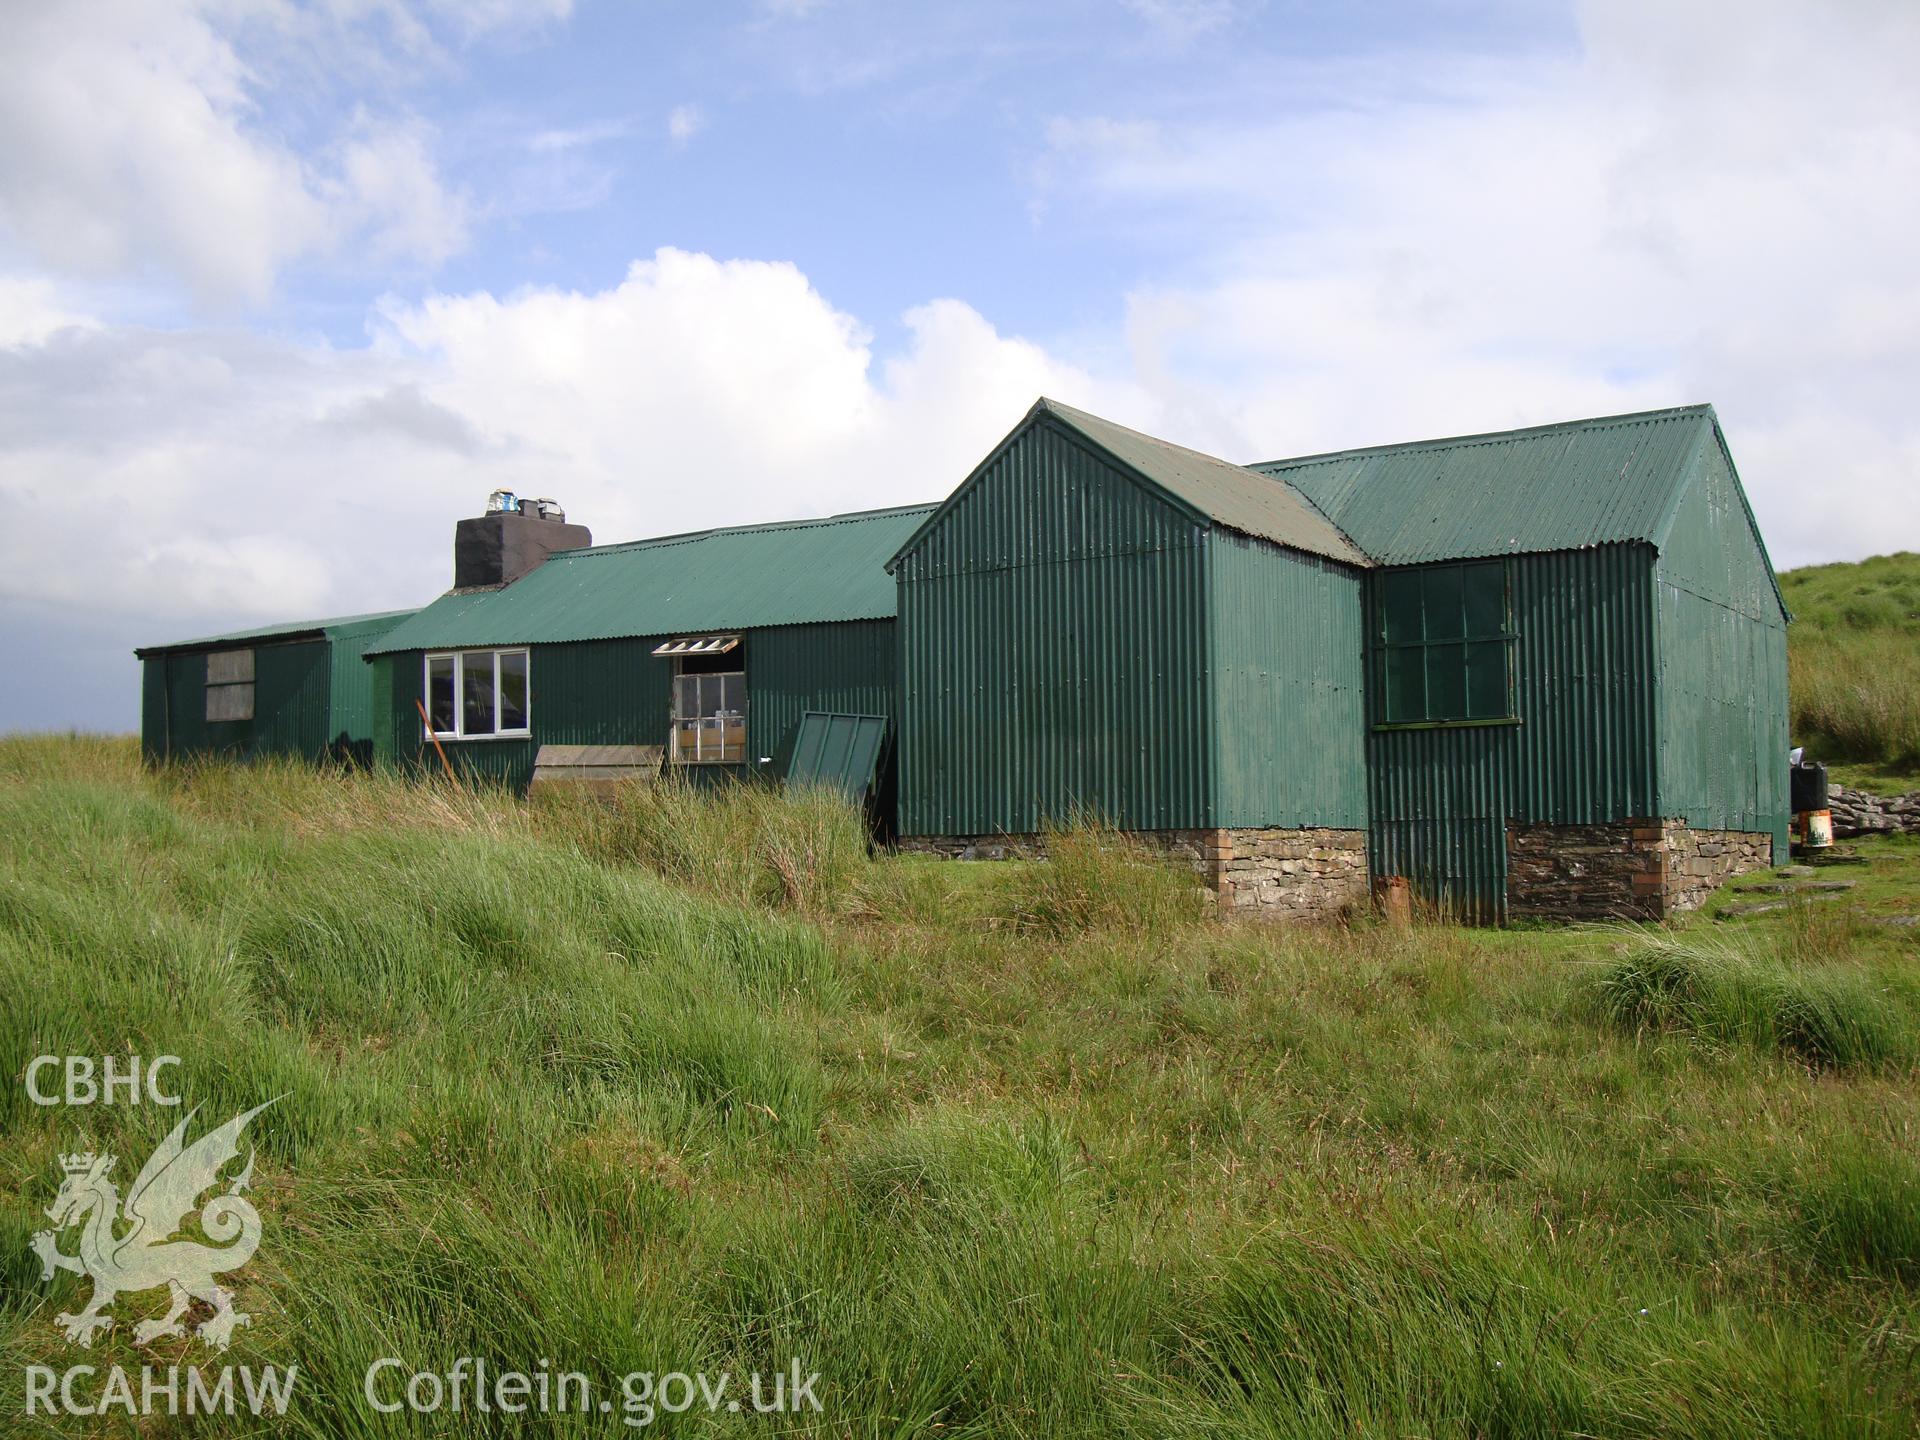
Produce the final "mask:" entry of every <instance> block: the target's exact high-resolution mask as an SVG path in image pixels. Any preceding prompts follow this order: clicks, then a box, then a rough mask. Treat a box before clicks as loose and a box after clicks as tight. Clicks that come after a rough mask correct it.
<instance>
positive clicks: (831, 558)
mask: <svg viewBox="0 0 1920 1440" xmlns="http://www.w3.org/2000/svg"><path fill="white" fill-rule="evenodd" d="M932 510H933V507H932V506H931V505H911V506H904V507H901V508H898V509H892V510H865V511H858V512H855V513H852V514H847V515H833V516H829V517H827V518H825V519H822V520H793V521H787V522H784V523H780V524H774V525H743V526H737V527H734V528H730V529H725V530H705V531H700V532H697V533H694V534H690V535H669V536H665V537H663V538H661V539H657V540H635V541H632V542H630V543H628V544H624V545H596V546H593V547H592V548H590V549H586V550H563V551H561V552H560V553H559V554H557V555H555V556H553V557H552V558H551V559H549V560H548V561H547V562H546V563H545V564H544V565H542V566H540V568H539V569H537V570H535V571H533V572H532V573H531V574H528V575H524V576H522V577H521V578H520V579H518V580H516V581H514V583H513V584H511V585H507V586H504V587H502V588H501V589H498V590H482V591H470V592H467V593H465V594H457V595H456V594H449V595H442V596H441V597H440V598H439V599H438V600H436V601H434V602H433V604H431V605H429V606H427V608H426V609H424V610H422V611H421V612H420V613H419V614H417V615H415V616H414V617H413V618H412V619H411V620H409V621H407V622H406V623H405V624H403V625H401V626H399V627H397V628H396V629H394V630H393V631H392V632H391V633H389V634H387V635H385V636H383V637H382V638H381V639H380V640H379V641H378V642H377V643H375V644H373V645H369V646H368V647H367V653H368V654H369V655H379V654H392V653H396V652H400V651H408V650H460V649H473V648H477V647H481V646H491V645H542V644H547V645H550V644H563V643H566V642H569V641H578V640H617V639H624V638H628V637H632V636H647V635H696V634H699V635H706V634H713V633H715V632H720V631H729V630H752V629H765V628H768V627H770V626H777V625H810V624H818V623H820V622H823V621H834V620H890V619H892V618H893V615H894V611H895V604H896V601H895V591H894V583H893V577H892V576H891V575H889V574H888V573H887V571H886V563H887V560H888V558H889V557H890V556H891V555H892V554H893V552H894V551H895V550H897V549H899V548H900V545H901V544H902V543H903V542H904V541H905V540H906V538H907V537H908V536H909V535H911V534H912V533H913V532H914V531H915V530H916V529H918V528H919V526H920V523H921V522H922V521H923V520H925V519H926V517H927V516H928V515H929V514H930V513H932Z"/></svg>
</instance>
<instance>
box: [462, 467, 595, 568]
mask: <svg viewBox="0 0 1920 1440" xmlns="http://www.w3.org/2000/svg"><path fill="white" fill-rule="evenodd" d="M591 544H593V532H592V531H590V530H588V529H587V527H586V526H584V525H569V524H568V523H567V512H566V511H564V510H562V509H561V508H560V507H559V506H558V505H556V504H555V503H554V502H553V501H551V500H523V499H521V498H520V497H519V496H517V495H515V494H514V493H513V492H512V491H511V490H496V491H494V492H493V494H492V495H490V496H488V497H487V513H486V514H484V515H481V516H479V517H478V518H476V519H473V520H462V521H460V522H459V523H458V524H456V525H455V526H454V527H453V588H454V589H455V590H497V589H499V588H500V587H501V586H502V585H511V584H512V583H513V582H514V581H516V580H518V579H519V578H520V577H521V576H522V575H525V574H527V573H528V572H529V571H532V570H537V569H538V568H539V567H540V566H541V565H543V564H545V563H546V559H547V557H548V556H549V555H551V554H553V553H554V552H555V551H558V550H580V549H584V548H585V547H586V546H588V545H591Z"/></svg>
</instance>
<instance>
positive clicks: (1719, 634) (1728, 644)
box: [1658, 445, 1789, 859]
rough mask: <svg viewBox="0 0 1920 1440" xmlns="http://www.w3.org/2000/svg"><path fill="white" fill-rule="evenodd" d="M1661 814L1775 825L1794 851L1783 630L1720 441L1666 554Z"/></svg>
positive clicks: (1720, 823)
mask: <svg viewBox="0 0 1920 1440" xmlns="http://www.w3.org/2000/svg"><path fill="white" fill-rule="evenodd" d="M1658 579H1659V626H1660V628H1659V634H1660V656H1659V678H1658V683H1659V693H1660V798H1661V807H1662V812H1663V813H1664V814H1666V815H1669V816H1673V817H1676V818H1679V819H1683V820H1685V821H1686V822H1687V823H1688V824H1689V825H1692V826H1695V827H1698V828H1702V829H1714V830H1747V831H1762V830H1764V831H1767V832H1769V833H1770V834H1772V835H1773V837H1774V849H1775V853H1776V855H1777V856H1778V857H1779V858H1781V859H1784V858H1785V856H1786V853H1787V820H1788V815H1787V807H1788V801H1787V768H1786V766H1787V761H1786V755H1787V746H1788V744H1789V741H1788V739H1787V632H1786V622H1785V619H1784V618H1783V617H1782V615H1781V613H1780V604H1779V601H1778V600H1777V598H1776V596H1775V591H1774V586H1773V580H1772V576H1771V574H1770V572H1769V568H1768V563H1767V559H1766V556H1765V554H1764V553H1763V552H1762V551H1761V549H1760V546H1759V544H1758V543H1757V542H1756V541H1755V539H1754V534H1753V527H1752V525H1751V524H1750V523H1749V521H1748V518H1747V512H1746V507H1745V506H1744V505H1743V504H1742V503H1741V499H1740V494H1739V491H1738V489H1737V486H1736V483H1735V481H1734V477H1733V472H1732V470H1731V468H1730V467H1729V466H1728V464H1727V461H1726V457H1725V456H1724V455H1723V454H1722V453H1721V452H1720V449H1719V447H1718V446H1717V445H1715V446H1712V447H1711V448H1710V449H1708V450H1707V452H1706V453H1705V454H1704V455H1703V457H1702V462H1701V466H1700V472H1699V474H1698V475H1697V476H1696V478H1695V480H1694V482H1693V484H1692V486H1691V487H1690V488H1689V490H1688V492H1687V493H1686V495H1685V496H1684V497H1683V498H1682V502H1681V505H1680V507H1679V510H1678V511H1677V513H1676V514H1675V516H1674V523H1673V528H1672V531H1671V532H1670V534H1669V536H1668V540H1667V545H1666V548H1665V550H1664V551H1663V552H1662V553H1661V556H1660V565H1659V570H1658Z"/></svg>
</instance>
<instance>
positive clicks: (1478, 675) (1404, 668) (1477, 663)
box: [1373, 560, 1515, 725]
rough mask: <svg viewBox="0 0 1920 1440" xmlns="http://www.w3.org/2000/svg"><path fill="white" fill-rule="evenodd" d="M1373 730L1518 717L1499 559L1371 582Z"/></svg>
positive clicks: (1508, 603)
mask: <svg viewBox="0 0 1920 1440" xmlns="http://www.w3.org/2000/svg"><path fill="white" fill-rule="evenodd" d="M1373 611H1374V636H1373V638H1374V667H1375V669H1374V687H1375V688H1374V694H1375V696H1376V697H1377V698H1376V703H1375V707H1374V723H1375V724H1376V725H1474V724H1498V723H1500V722H1502V721H1511V720H1513V719H1514V718H1515V716H1514V706H1513V666H1514V649H1515V644H1514V641H1515V635H1514V628H1513V603H1512V595H1511V587H1510V584H1509V580H1508V575H1507V564H1506V562H1505V561H1504V560H1476V561H1473V562H1471V563H1468V564H1462V565H1425V566H1421V567H1419V568H1416V569H1406V570H1383V571H1380V572H1378V573H1377V574H1376V576H1375V579H1374V607H1373Z"/></svg>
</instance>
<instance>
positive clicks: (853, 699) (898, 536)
mask: <svg viewBox="0 0 1920 1440" xmlns="http://www.w3.org/2000/svg"><path fill="white" fill-rule="evenodd" d="M930 508H931V507H928V506H918V507H908V508H905V509H894V510H876V511H865V512H861V513H858V514H851V515H837V516H833V517H831V518H828V519H824V520H808V521H796V522H789V523H784V524H773V525H751V526H740V527H735V528H730V529H721V530H710V531H701V532H698V533H694V534H688V535H675V536H667V537H663V538H660V539H654V540H643V541H636V542H633V543H630V544H623V545H601V546H595V547H592V548H590V549H581V550H571V551H562V552H560V553H558V554H555V555H554V556H552V557H551V558H550V559H548V560H546V561H545V563H544V564H541V565H540V566H539V567H538V568H537V569H535V570H533V571H531V572H530V573H528V574H526V575H524V576H522V577H521V578H519V579H517V580H515V581H513V582H512V583H511V584H508V585H506V586H504V587H501V588H497V589H488V590H481V591H477V592H473V593H464V594H463V593H449V594H447V595H443V596H442V597H441V598H440V599H438V600H436V601H435V602H434V603H433V604H431V605H429V606H427V607H426V608H425V609H424V610H422V611H420V612H419V613H418V614H417V615H415V616H414V617H413V618H412V619H411V620H409V621H408V622H407V623H406V624H404V625H402V626H399V627H397V628H396V629H394V630H393V631H391V632H390V633H388V634H387V635H385V636H383V637H382V638H381V640H380V642H379V643H378V644H377V645H375V646H372V647H370V650H369V655H370V660H371V664H372V667H373V675H372V687H373V693H374V697H375V698H374V710H375V751H376V755H377V756H378V757H379V758H380V759H382V760H386V761H391V762H394V763H399V764H406V765H415V764H419V763H422V762H423V761H424V762H426V763H433V764H437V763H438V761H437V759H436V757H435V754H434V751H433V748H432V746H433V741H432V739H430V738H429V737H428V735H427V734H426V729H425V727H424V726H423V725H422V723H421V720H420V708H421V707H425V708H426V709H427V710H428V711H429V713H430V717H431V719H432V721H433V728H434V730H435V732H436V734H437V737H438V739H439V742H440V746H441V748H442V749H444V750H445V752H446V753H447V754H448V756H449V757H450V759H451V760H452V762H453V763H454V764H455V765H456V766H457V767H459V768H460V769H461V770H462V771H463V772H466V773H471V774H476V775H483V776H489V777H493V778H497V779H501V780H504V781H506V782H508V783H510V784H513V785H516V786H522V785H525V784H526V782H527V780H528V779H529V778H530V777H531V775H532V772H533V762H534V757H535V756H536V754H537V753H538V751H539V748H540V746H541V745H543V744H567V745H608V744H611V745H660V746H664V747H666V748H667V750H668V756H669V759H670V760H672V761H674V762H677V763H680V764H682V765H683V766H684V767H685V769H686V773H688V774H689V775H690V776H694V777H700V778H706V777H712V776H716V775H723V774H724V775H734V776H742V775H747V774H753V773H765V774H770V775H778V774H781V773H783V771H784V768H785V764H786V760H787V754H788V751H789V750H790V748H791V746H792V743H793V737H794V731H795V729H796V728H797V726H798V725H799V722H800V718H801V716H802V715H803V714H805V713H806V712H808V711H833V712H842V713H853V714H861V715H875V716H888V717H890V716H892V715H894V713H895V700H894V696H895V683H894V676H895V640H894V634H893V621H894V609H895V598H894V596H895V591H894V585H893V582H892V580H891V579H890V578H889V576H888V575H887V573H886V569H885V564H886V560H887V557H888V556H889V555H891V554H892V553H893V552H894V550H896V549H897V548H898V547H899V545H900V543H901V541H902V540H903V539H905V537H906V536H907V535H908V534H910V533H911V532H912V531H913V529H914V528H915V527H916V526H917V525H918V524H919V523H920V522H921V520H923V519H924V518H925V517H926V515H927V513H928V511H929V509H930ZM436 685H438V686H439V689H438V691H437V692H436V688H435V687H436ZM436 695H437V698H436ZM476 695H477V696H478V697H479V699H478V702H477V703H476V702H475V698H474V697H475V696H476ZM476 722H477V723H476Z"/></svg>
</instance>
